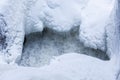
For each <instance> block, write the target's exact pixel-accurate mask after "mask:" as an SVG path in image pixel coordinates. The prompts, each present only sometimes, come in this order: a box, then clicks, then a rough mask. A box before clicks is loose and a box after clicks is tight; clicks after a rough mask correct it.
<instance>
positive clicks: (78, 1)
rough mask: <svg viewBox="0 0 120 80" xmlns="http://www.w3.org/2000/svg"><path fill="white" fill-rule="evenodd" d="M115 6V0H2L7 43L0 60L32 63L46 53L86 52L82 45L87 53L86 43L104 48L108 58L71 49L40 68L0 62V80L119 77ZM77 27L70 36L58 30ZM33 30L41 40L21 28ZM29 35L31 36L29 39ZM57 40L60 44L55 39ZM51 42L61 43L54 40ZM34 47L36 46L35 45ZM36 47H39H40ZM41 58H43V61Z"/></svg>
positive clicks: (0, 8) (0, 11) (105, 79)
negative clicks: (38, 34) (77, 30)
mask: <svg viewBox="0 0 120 80" xmlns="http://www.w3.org/2000/svg"><path fill="white" fill-rule="evenodd" d="M117 6H118V5H117V0H1V1H0V14H2V18H0V21H1V24H3V23H4V21H5V23H6V25H3V26H4V27H2V28H5V29H3V30H5V36H6V39H5V40H6V42H5V43H6V45H7V46H6V47H5V48H4V49H2V50H1V51H0V63H1V64H2V63H4V64H6V63H15V62H18V63H19V62H21V64H23V65H24V64H25V65H28V66H36V60H37V59H42V58H44V59H45V57H48V59H49V58H51V57H53V56H56V55H60V54H64V53H65V52H67V53H69V52H76V53H84V50H86V51H85V52H87V53H86V54H89V50H88V49H86V47H88V48H92V49H95V50H96V51H98V50H102V51H103V52H104V53H107V55H108V56H109V57H110V61H102V60H99V59H96V58H93V57H89V56H85V55H81V54H70V53H69V54H65V55H63V56H60V57H58V58H57V59H56V60H55V61H53V62H51V63H50V65H48V66H44V67H41V68H28V67H26V68H21V67H16V66H15V65H14V66H10V67H9V68H8V67H6V66H4V65H2V66H4V67H5V68H4V67H1V68H0V71H1V72H0V74H1V76H0V80H19V79H20V80H21V79H23V80H24V79H25V80H34V79H36V80H39V79H44V80H50V79H51V80H58V79H60V80H99V79H100V80H115V79H117V77H118V76H119V70H120V66H119V64H120V60H119V56H120V54H119V52H120V51H119V50H120V49H119V48H120V47H119V43H120V41H119V40H120V37H119V30H120V29H119V8H118V7H117ZM1 24H0V25H1ZM0 27H1V26H0ZM76 27H79V34H78V35H79V36H78V35H77V36H75V37H74V36H73V35H74V34H73V33H72V34H71V35H72V37H71V36H68V37H66V36H65V35H64V34H61V35H62V36H61V37H60V36H58V34H57V33H67V34H69V32H70V30H71V29H73V30H74V28H76ZM6 28H7V29H6ZM45 28H49V29H51V30H53V31H55V33H54V34H53V35H51V34H49V33H47V32H44V29H45ZM0 29H1V28H0ZM33 32H41V34H42V35H41V37H42V39H43V40H39V39H38V37H37V38H36V39H32V38H35V37H30V40H29V41H28V43H27V41H25V39H24V36H25V34H26V35H28V34H29V35H30V33H33ZM33 34H34V33H33ZM2 36H3V35H2ZM30 36H32V35H30ZM46 36H47V37H46ZM51 36H52V37H51ZM64 36H65V37H64ZM49 37H50V38H49ZM48 38H49V39H48ZM55 38H57V39H55ZM61 38H63V39H61ZM64 38H67V39H64ZM78 38H79V40H80V42H81V43H82V44H84V45H81V44H79V43H78V41H77V40H76V39H78ZM52 39H55V40H52ZM32 40H33V41H34V40H35V42H30V41H32ZM56 40H57V41H56ZM24 41H25V42H24ZM59 41H62V43H64V44H62V45H61V43H60V44H59ZM23 42H24V43H25V45H23ZM40 42H42V44H43V45H41V44H40ZM55 43H58V44H59V45H54V44H55ZM33 44H34V45H33ZM46 45H48V46H46ZM79 45H80V46H79ZM32 47H34V48H36V49H35V50H33V49H31V48H32ZM45 48H46V49H45ZM79 48H80V50H79ZM24 49H25V50H24ZM39 49H41V50H40V52H39ZM59 49H62V50H59ZM92 49H91V51H90V54H91V56H94V55H92V54H95V53H96V52H94V51H92ZM22 50H23V51H24V53H22ZM36 50H37V51H38V53H37V51H36ZM28 53H29V54H28ZM45 53H48V54H45ZM97 53H98V54H100V53H101V52H100V53H99V51H98V52H97ZM104 53H103V54H104ZM90 54H89V55H90ZM21 55H22V56H21ZM38 55H39V56H38ZM41 56H42V58H41ZM39 57H40V58H39ZM26 58H28V59H26ZM44 59H42V60H43V61H45V60H44ZM46 59H47V58H46ZM26 60H28V61H26ZM39 61H41V60H39ZM45 64H46V63H45ZM38 65H39V62H38ZM4 70H5V71H4ZM15 74H16V75H15Z"/></svg>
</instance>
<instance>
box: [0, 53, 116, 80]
mask: <svg viewBox="0 0 120 80" xmlns="http://www.w3.org/2000/svg"><path fill="white" fill-rule="evenodd" d="M4 68H6V67H2V68H1V67H0V69H2V70H3V69H4ZM9 68H11V67H9ZM9 68H8V67H7V68H6V69H7V71H6V69H5V71H3V72H2V73H3V74H1V76H0V80H61V79H62V80H115V71H114V66H113V65H112V64H111V62H109V61H102V60H99V59H97V58H93V57H89V56H86V55H81V54H77V53H69V54H65V55H62V56H59V57H56V58H55V59H54V60H52V61H51V64H50V65H46V66H44V67H41V68H31V67H12V68H11V69H9ZM103 73H104V74H103Z"/></svg>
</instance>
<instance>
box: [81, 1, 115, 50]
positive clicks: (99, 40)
mask: <svg viewBox="0 0 120 80" xmlns="http://www.w3.org/2000/svg"><path fill="white" fill-rule="evenodd" d="M114 6H115V0H89V2H88V4H87V6H86V7H85V9H83V11H82V13H81V15H82V19H81V20H82V23H81V25H80V40H81V41H82V42H83V43H84V45H85V46H86V47H91V48H94V49H101V50H103V51H106V44H107V41H106V38H107V36H106V35H107V34H106V32H105V31H107V30H106V26H107V24H108V22H109V19H110V17H111V14H112V13H113V10H114ZM112 16H114V15H112ZM111 29H112V28H111ZM109 36H110V35H109Z"/></svg>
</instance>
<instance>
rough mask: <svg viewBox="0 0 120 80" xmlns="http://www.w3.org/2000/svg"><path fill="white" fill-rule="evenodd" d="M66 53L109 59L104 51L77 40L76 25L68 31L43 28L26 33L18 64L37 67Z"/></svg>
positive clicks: (77, 31) (77, 30)
mask: <svg viewBox="0 0 120 80" xmlns="http://www.w3.org/2000/svg"><path fill="white" fill-rule="evenodd" d="M68 53H78V54H85V55H88V56H92V57H96V58H99V59H101V60H109V57H108V56H107V54H106V52H103V51H101V50H95V49H91V48H87V47H84V45H83V44H82V43H81V42H80V40H79V29H78V27H76V28H74V29H71V30H70V31H69V32H57V31H54V30H51V29H49V28H44V30H43V31H42V32H35V33H31V34H29V35H26V37H25V41H24V46H23V53H22V56H21V60H20V62H19V65H22V66H32V67H39V66H43V65H46V64H49V63H50V60H51V59H54V56H59V55H62V54H68Z"/></svg>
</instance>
